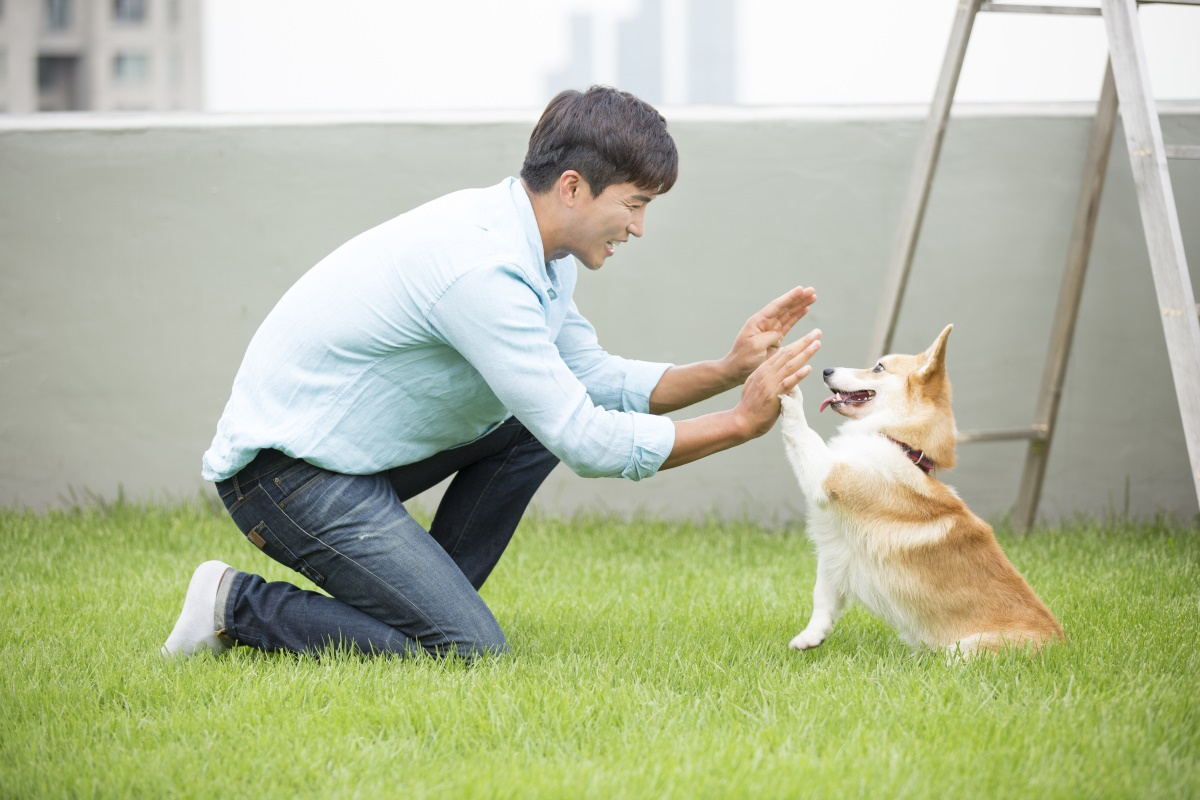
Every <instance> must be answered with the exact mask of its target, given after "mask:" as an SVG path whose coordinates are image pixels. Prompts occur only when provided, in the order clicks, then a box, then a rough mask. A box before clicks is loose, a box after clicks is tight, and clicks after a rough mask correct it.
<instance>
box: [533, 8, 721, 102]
mask: <svg viewBox="0 0 1200 800" xmlns="http://www.w3.org/2000/svg"><path fill="white" fill-rule="evenodd" d="M736 23H737V2H736V0H688V1H687V2H684V1H683V0H639V2H638V3H637V5H636V6H635V8H634V11H633V14H632V15H631V16H629V17H628V18H626V19H621V20H617V21H614V20H613V19H611V17H610V16H609V15H608V14H607V13H606V14H599V13H595V12H593V13H575V14H573V15H572V16H571V19H570V37H571V47H570V58H569V60H568V62H567V64H566V65H565V66H564V67H563V68H562V69H560V70H553V71H551V72H550V73H549V75H548V76H547V78H546V93H547V94H554V93H556V92H557V91H558V90H560V89H564V88H573V89H586V88H587V87H588V86H590V85H591V84H593V83H614V85H616V86H619V87H620V88H622V89H625V90H627V91H630V92H633V93H634V94H635V95H637V96H638V97H640V98H642V99H643V100H645V101H646V102H648V103H650V104H651V105H659V104H661V103H673V104H690V103H700V104H718V105H721V104H724V105H731V104H735V103H737V102H738V100H739V98H738V96H737V55H738V54H737V26H736ZM609 59H612V60H613V61H614V62H615V63H613V64H612V65H611V68H610V69H605V68H604V66H603V65H605V64H606V62H607V61H608V60H609Z"/></svg>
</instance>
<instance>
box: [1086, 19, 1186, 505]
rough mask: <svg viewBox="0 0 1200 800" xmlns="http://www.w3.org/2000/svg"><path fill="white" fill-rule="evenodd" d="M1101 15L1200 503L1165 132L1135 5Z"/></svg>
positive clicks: (1181, 260) (1179, 242) (1179, 244)
mask: <svg viewBox="0 0 1200 800" xmlns="http://www.w3.org/2000/svg"><path fill="white" fill-rule="evenodd" d="M1101 9H1102V10H1103V13H1104V25H1105V28H1106V29H1107V31H1108V46H1109V50H1110V52H1111V58H1112V65H1113V76H1114V78H1115V80H1116V84H1117V95H1118V96H1119V97H1120V102H1121V120H1122V122H1123V123H1124V128H1125V140H1126V143H1127V144H1128V146H1129V160H1130V163H1131V165H1132V167H1133V180H1134V185H1135V186H1136V188H1137V195H1138V207H1139V209H1140V210H1141V214H1142V227H1143V228H1144V229H1145V232H1146V247H1147V250H1148V251H1149V253H1150V269H1151V271H1152V272H1153V273H1154V288H1155V292H1156V293H1157V296H1158V305H1159V309H1160V310H1161V312H1162V323H1163V333H1164V335H1165V336H1166V340H1167V356H1168V358H1169V359H1170V362H1171V373H1172V375H1173V376H1174V378H1175V395H1176V397H1177V398H1178V400H1179V413H1180V416H1181V417H1182V418H1183V433H1184V438H1185V439H1186V441H1187V449H1188V458H1189V459H1190V460H1191V467H1192V481H1193V483H1194V484H1195V488H1196V495H1197V498H1200V322H1198V321H1197V318H1196V302H1195V297H1194V296H1193V293H1192V283H1191V278H1190V276H1189V274H1188V268H1187V259H1186V258H1185V257H1184V252H1183V236H1182V234H1181V232H1180V228H1179V215H1178V212H1177V211H1176V208H1175V196H1174V193H1173V192H1172V190H1171V176H1170V174H1169V173H1168V171H1167V160H1166V151H1165V148H1164V147H1163V140H1162V128H1161V126H1160V124H1159V121H1158V113H1157V111H1156V110H1155V107H1154V98H1153V95H1152V94H1151V92H1150V73H1149V70H1148V69H1147V66H1146V54H1145V51H1144V50H1143V47H1142V36H1141V29H1140V26H1139V24H1138V19H1137V6H1136V3H1135V0H1101Z"/></svg>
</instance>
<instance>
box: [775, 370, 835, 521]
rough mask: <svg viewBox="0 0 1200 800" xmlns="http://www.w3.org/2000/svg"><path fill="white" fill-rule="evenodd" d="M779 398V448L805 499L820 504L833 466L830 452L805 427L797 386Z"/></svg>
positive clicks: (801, 402)
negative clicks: (780, 423) (781, 442)
mask: <svg viewBox="0 0 1200 800" xmlns="http://www.w3.org/2000/svg"><path fill="white" fill-rule="evenodd" d="M779 401H780V402H781V403H782V404H783V414H782V418H783V447H784V450H785V452H786V453H787V457H788V461H789V462H790V463H791V465H792V471H793V472H795V473H796V480H797V481H799V483H800V490H801V491H802V492H804V498H805V499H806V500H807V501H808V502H810V503H815V504H817V505H824V504H825V502H826V501H827V500H828V499H829V498H828V497H827V496H826V494H825V479H826V478H827V477H829V472H830V470H832V469H833V454H832V453H830V452H829V447H828V445H826V444H825V442H824V440H822V439H821V437H820V436H818V435H817V432H816V431H814V430H813V429H812V428H810V427H808V419H807V418H806V417H805V416H804V395H803V394H801V392H800V387H799V386H797V387H796V388H795V389H792V393H791V394H790V395H781V396H780V398H779Z"/></svg>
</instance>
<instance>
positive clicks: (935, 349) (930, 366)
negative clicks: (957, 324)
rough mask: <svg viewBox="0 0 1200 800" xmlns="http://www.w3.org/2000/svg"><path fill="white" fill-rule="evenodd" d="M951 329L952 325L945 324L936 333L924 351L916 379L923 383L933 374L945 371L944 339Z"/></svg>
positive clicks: (947, 336) (952, 328) (948, 335)
mask: <svg viewBox="0 0 1200 800" xmlns="http://www.w3.org/2000/svg"><path fill="white" fill-rule="evenodd" d="M952 330H954V326H953V325H947V326H946V327H945V328H943V329H942V332H941V333H939V334H938V337H937V339H935V340H934V342H933V344H931V345H929V349H928V350H926V351H925V363H924V364H922V365H921V367H920V369H918V370H917V374H916V378H917V380H918V381H921V382H922V383H924V382H926V381H928V380H929V379H930V378H932V377H933V376H935V375H940V374H944V373H945V372H946V339H948V338H949V337H950V331H952Z"/></svg>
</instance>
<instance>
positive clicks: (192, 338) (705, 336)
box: [0, 106, 1200, 522]
mask: <svg viewBox="0 0 1200 800" xmlns="http://www.w3.org/2000/svg"><path fill="white" fill-rule="evenodd" d="M1089 113H1090V109H1088V108H1086V107H1081V108H1076V107H1069V108H1064V107H1052V108H1018V109H1008V110H1007V111H1006V112H1004V113H1001V114H997V113H996V111H995V110H994V109H993V110H990V111H988V112H987V113H982V112H980V111H979V110H977V109H976V110H972V109H971V108H970V107H965V106H964V107H961V108H960V113H959V115H958V116H956V117H955V119H954V120H952V122H951V126H950V129H949V133H948V135H947V138H946V143H945V148H944V151H943V155H942V166H941V170H940V172H939V175H938V178H937V181H936V183H935V189H934V193H933V196H932V199H931V202H930V206H929V213H928V217H927V222H926V227H925V232H924V234H923V236H922V240H921V245H920V248H919V250H918V254H917V261H916V267H915V274H914V278H913V281H912V283H911V285H910V289H909V293H908V299H907V301H906V305H905V309H904V313H903V315H902V317H901V320H900V327H899V331H898V337H897V349H900V350H907V351H914V350H916V349H918V348H921V347H924V346H925V345H926V344H927V343H928V342H929V340H931V338H932V337H933V336H934V335H935V334H936V333H937V331H939V330H940V329H941V328H942V326H943V325H944V324H946V323H947V322H953V323H955V326H956V327H955V331H954V334H953V337H952V339H951V342H950V352H949V359H950V361H949V365H950V371H951V376H952V378H953V381H954V387H955V397H956V411H957V414H958V421H959V425H960V427H962V428H964V429H965V428H981V427H988V428H990V427H1016V426H1021V425H1026V424H1028V423H1029V422H1030V421H1031V419H1032V414H1033V410H1034V406H1035V401H1036V397H1035V395H1036V392H1037V389H1038V385H1039V383H1040V380H1041V373H1042V365H1043V360H1044V358H1045V352H1046V343H1047V340H1048V336H1049V330H1050V314H1051V313H1052V310H1053V308H1054V304H1055V299H1056V294H1057V288H1058V283H1059V277H1060V275H1061V270H1062V264H1063V261H1064V259H1065V256H1066V246H1067V236H1068V228H1069V225H1070V220H1071V216H1072V212H1073V208H1074V203H1075V194H1076V191H1077V187H1078V182H1079V171H1080V168H1081V164H1082V158H1083V148H1084V146H1085V144H1086V141H1087V135H1088V126H1089V122H1090V120H1089V118H1088V116H1087V114H1089ZM535 116H536V115H535V114H534V113H529V114H525V113H524V112H521V113H518V114H511V115H507V116H495V117H489V118H484V117H479V116H462V117H459V118H458V119H456V120H451V119H448V118H443V119H441V120H435V119H432V118H412V117H403V116H391V117H372V118H358V119H350V118H345V117H335V118H326V119H320V118H307V119H291V120H288V119H282V118H275V119H268V118H237V117H233V118H213V117H194V118H193V117H177V118H172V119H170V120H163V119H159V120H155V119H150V118H138V117H123V118H119V119H115V118H104V117H100V118H92V119H91V120H90V121H87V120H82V119H77V118H74V117H54V118H46V117H42V118H37V119H26V120H19V119H11V118H10V119H8V120H0V412H2V413H0V504H11V503H21V504H25V505H29V506H33V507H42V506H45V505H47V504H57V503H60V502H62V501H63V500H64V499H65V498H68V497H69V492H70V490H71V489H72V488H73V489H74V490H75V491H76V492H77V493H78V492H82V491H83V490H85V489H86V490H90V491H92V492H95V493H98V494H100V495H102V496H105V497H109V498H111V497H113V496H114V495H115V494H116V492H117V490H118V487H123V488H124V491H125V492H126V494H127V495H129V496H133V497H137V498H146V497H157V498H176V497H187V496H192V495H194V494H195V493H196V492H198V491H207V490H208V489H207V487H205V485H204V484H203V483H202V482H201V481H200V478H199V464H200V455H201V453H202V452H203V451H204V449H205V448H206V447H207V445H208V443H209V441H210V440H211V438H212V435H213V432H214V428H215V424H216V420H217V418H218V416H219V415H220V413H221V409H222V407H223V405H224V403H225V400H226V397H227V394H228V390H229V386H230V383H231V381H232V378H233V375H234V372H235V371H236V369H237V366H238V363H239V360H240V358H241V355H242V353H243V351H244V348H245V346H246V343H247V342H248V340H249V338H250V336H251V335H252V334H253V332H254V330H255V328H256V326H257V325H258V323H259V322H260V321H261V319H262V318H263V317H264V316H265V314H266V313H267V311H268V310H269V309H270V308H271V306H272V305H273V304H274V302H275V301H276V300H277V299H278V297H279V296H280V295H281V294H282V292H283V291H284V290H285V289H286V288H287V287H288V286H289V285H290V284H291V283H292V282H293V281H294V280H295V279H296V278H297V277H298V276H299V275H300V274H302V273H303V272H304V271H305V270H306V269H307V268H308V267H310V266H311V265H312V264H314V263H315V262H316V261H317V260H319V259H320V258H321V257H323V256H324V255H325V254H326V253H328V252H329V251H330V250H332V249H333V248H334V247H336V246H338V245H339V244H341V243H342V242H343V241H344V240H346V239H347V238H349V237H351V236H353V235H355V234H357V233H358V232H360V231H362V230H364V229H366V228H367V227H369V226H372V225H374V224H376V223H378V222H380V221H382V220H384V219H387V218H389V217H391V216H393V215H395V214H397V213H400V212H402V211H404V210H406V209H409V208H411V207H413V206H415V205H417V204H419V203H421V202H423V201H425V200H428V199H430V198H433V197H435V196H438V195H440V194H442V193H444V192H448V191H451V190H454V189H458V188H463V187H466V186H482V185H488V184H491V183H493V182H496V181H499V180H500V179H502V178H503V177H505V176H506V175H509V174H513V173H515V172H516V171H517V170H518V169H519V165H520V162H521V159H522V156H523V153H524V147H525V141H526V139H527V137H528V132H529V130H530V128H531V126H532V123H533V122H534V119H535ZM667 116H668V118H669V119H670V121H671V129H672V131H673V133H674V135H675V137H676V140H677V142H678V144H679V148H680V152H681V157H682V173H681V177H680V180H679V182H678V184H677V185H676V187H675V188H674V189H673V190H672V191H671V192H670V193H669V194H667V195H665V196H664V197H662V198H660V199H658V200H656V201H655V202H654V204H653V206H652V207H651V209H650V212H649V218H648V224H647V236H646V237H645V238H644V239H642V240H640V241H637V242H634V243H631V244H630V245H627V246H626V247H624V248H622V249H621V252H620V253H619V254H618V256H617V257H616V258H615V259H613V260H611V261H610V262H609V263H608V264H607V265H606V266H605V267H604V269H603V270H601V271H600V272H599V273H595V274H592V273H586V274H584V275H582V277H581V281H580V287H579V290H578V296H577V299H578V302H579V305H580V307H581V308H582V309H583V310H584V312H585V313H586V314H588V315H589V316H590V317H591V318H592V319H593V321H594V322H595V324H596V326H597V328H598V329H599V331H600V334H601V342H602V343H603V344H605V345H606V346H607V347H608V348H609V349H610V350H611V351H613V352H616V353H620V354H622V355H627V356H631V357H643V358H649V359H662V360H673V361H677V362H685V361H690V360H695V359H700V358H712V357H717V356H719V355H721V354H722V353H723V352H724V351H725V349H727V348H728V346H729V343H730V341H731V337H732V336H733V335H734V333H735V332H736V331H737V329H738V328H739V327H740V325H741V323H742V322H743V321H744V320H745V319H746V317H747V316H749V315H750V314H751V313H752V312H754V311H755V310H757V309H758V308H759V307H760V306H761V305H762V304H763V303H765V302H766V301H767V300H769V299H771V298H772V297H774V296H776V295H778V294H779V293H781V292H782V291H784V290H785V289H787V288H789V287H791V286H793V285H795V284H797V283H805V284H812V285H815V286H816V287H817V288H818V291H819V293H820V302H819V303H818V305H817V306H815V307H814V309H813V312H812V314H811V315H810V317H809V318H808V319H807V320H806V322H807V323H811V324H812V325H817V326H820V327H821V328H822V329H823V330H824V331H825V333H826V336H825V344H826V346H825V348H824V349H823V350H822V352H821V354H820V356H819V358H818V360H817V362H816V363H815V364H814V366H815V368H816V369H817V371H818V373H819V371H820V370H821V369H822V368H824V367H827V366H840V365H862V364H863V361H864V358H865V351H866V348H867V340H868V337H869V335H870V331H871V327H872V324H873V321H874V316H875V312H876V306H877V303H878V302H879V300H880V296H881V288H880V282H881V278H882V276H883V274H884V271H885V267H886V261H887V257H888V253H889V250H890V247H891V242H892V238H893V236H894V235H895V228H896V225H897V220H898V216H899V211H900V203H901V200H902V195H903V191H904V187H905V185H906V183H907V180H908V173H909V169H910V165H911V159H912V155H913V152H914V148H915V145H916V141H917V136H918V134H919V131H920V129H921V125H922V121H923V112H922V111H921V110H919V109H909V110H908V111H906V112H903V113H896V112H888V113H887V114H883V113H881V112H879V111H863V112H855V111H847V112H843V113H841V114H839V115H836V116H835V115H831V114H829V113H828V112H822V113H820V114H817V113H810V112H804V111H796V110H793V111H776V112H772V113H771V114H765V113H764V114H757V113H752V112H741V113H734V112H724V113H720V114H718V113H717V112H698V111H689V112H686V113H685V112H684V111H679V110H671V109H668V110H667ZM1163 125H1164V129H1165V130H1166V135H1167V138H1168V139H1169V140H1171V141H1175V142H1179V143H1183V142H1198V141H1200V108H1198V107H1195V106H1193V107H1191V108H1190V110H1188V111H1187V113H1175V114H1168V115H1166V116H1165V117H1164V122H1163ZM1121 135H1122V134H1121V133H1120V131H1118V139H1117V145H1116V146H1115V147H1114V155H1113V159H1112V164H1111V167H1110V170H1109V178H1108V184H1107V187H1106V190H1105V194H1104V200H1103V203H1102V207H1101V212H1100V219H1099V228H1098V231H1097V237H1096V242H1095V247H1094V250H1093V261H1092V269H1091V272H1090V274H1089V277H1088V281H1087V286H1086V289H1085V296H1084V303H1083V309H1082V315H1081V318H1080V321H1079V328H1078V332H1077V336H1076V347H1075V353H1074V357H1073V359H1072V361H1071V366H1070V369H1069V371H1068V375H1067V386H1066V394H1065V396H1064V398H1063V402H1062V406H1061V417H1060V419H1061V426H1060V429H1059V432H1058V435H1057V437H1056V439H1055V443H1054V448H1053V452H1052V455H1051V460H1050V467H1049V473H1048V476H1047V481H1046V490H1045V493H1044V498H1043V504H1042V509H1043V511H1044V512H1045V513H1046V514H1048V515H1050V516H1054V517H1058V516H1063V515H1072V514H1075V513H1078V512H1084V513H1104V512H1106V511H1107V510H1109V509H1110V508H1114V507H1115V509H1116V510H1117V511H1121V510H1122V509H1123V507H1124V504H1125V495H1126V488H1127V486H1128V494H1129V504H1130V507H1131V510H1132V511H1133V512H1135V513H1138V514H1142V515H1145V514H1153V513H1156V512H1160V511H1165V512H1170V513H1176V514H1180V515H1191V514H1194V513H1195V512H1196V510H1197V503H1196V497H1195V495H1194V493H1193V488H1192V481H1191V478H1190V474H1189V472H1190V470H1189V466H1188V461H1187V455H1186V452H1185V449H1184V445H1183V441H1182V432H1181V430H1182V429H1181V425H1180V419H1179V412H1178V410H1177V408H1176V406H1175V399H1174V391H1173V389H1172V386H1171V376H1170V371H1169V367H1168V365H1167V358H1166V352H1165V346H1164V343H1163V336H1162V330H1161V327H1160V323H1159V319H1158V313H1157V307H1156V303H1155V300H1154V289H1153V284H1152V281H1151V277H1150V272H1149V267H1148V262H1147V259H1146V248H1145V243H1144V240H1143V238H1142V233H1141V227H1140V222H1139V218H1138V210H1137V204H1136V201H1135V198H1134V196H1133V191H1132V182H1131V178H1130V174H1129V167H1128V159H1127V157H1126V155H1125V153H1124V151H1123V149H1122V148H1121V139H1120V136H1121ZM1172 178H1173V181H1174V183H1175V192H1176V197H1177V200H1178V204H1179V209H1180V217H1181V218H1182V219H1183V220H1184V231H1185V233H1184V235H1185V245H1186V247H1187V249H1188V252H1189V253H1190V254H1191V257H1192V260H1193V264H1196V263H1197V262H1200V226H1197V225H1195V224H1192V223H1194V222H1195V221H1196V220H1198V219H1200V162H1173V165H1172ZM1193 269H1194V270H1195V269H1196V268H1195V267H1194V268H1193ZM634 320H638V321H641V322H640V323H637V324H635V323H634V322H633V321H634ZM807 389H808V403H809V405H810V409H811V410H812V411H813V412H814V413H813V414H812V416H813V418H814V419H815V425H816V427H817V428H818V430H819V431H820V432H822V433H823V434H826V435H828V434H829V433H831V432H832V430H833V429H834V425H835V422H836V420H834V419H832V418H831V415H830V414H824V415H820V416H817V415H816V414H815V406H816V404H817V403H818V402H819V400H820V397H821V391H820V388H819V387H818V385H817V384H816V383H815V381H810V382H808V383H807ZM734 401H735V395H734V394H733V393H730V394H727V395H725V396H722V397H719V398H716V399H714V400H712V401H709V402H708V403H706V404H704V405H703V406H702V407H701V408H700V409H699V410H701V411H703V410H710V409H715V408H720V407H727V406H729V405H731V404H732V403H733V402H734ZM959 455H960V466H959V467H958V468H956V469H955V470H953V471H951V472H949V473H948V474H947V476H946V478H947V480H948V481H949V482H950V483H952V484H954V485H956V486H957V487H958V488H959V490H960V492H961V493H962V494H963V495H964V497H965V498H966V499H967V500H968V502H970V503H971V504H972V505H973V506H974V507H975V508H976V509H977V510H978V511H980V512H981V513H985V514H988V515H993V516H994V515H996V514H999V513H1003V512H1004V511H1005V510H1006V509H1008V508H1010V507H1011V505H1012V503H1013V501H1014V500H1015V495H1016V489H1017V483H1018V479H1019V473H1020V469H1021V465H1022V463H1023V457H1024V446H1023V445H1021V444H1019V443H1004V444H977V445H964V446H963V447H962V448H961V450H960V454H959ZM537 502H538V503H539V504H540V505H541V506H542V507H543V508H545V509H548V510H551V511H572V510H576V509H581V508H582V509H602V510H603V509H609V510H615V511H619V512H622V513H633V512H636V511H639V510H641V511H645V512H647V513H652V514H656V515H658V514H661V515H667V516H684V515H697V514H705V513H709V512H716V513H718V514H720V515H724V516H737V515H743V514H746V515H749V516H752V517H755V518H758V519H762V520H766V521H772V522H783V521H787V520H788V519H790V518H792V517H794V516H795V515H797V514H798V513H799V511H800V509H801V500H800V497H799V494H798V492H797V491H796V489H795V487H794V483H793V481H792V479H791V477H790V476H789V475H788V473H787V467H786V464H785V461H784V458H783V453H782V448H781V445H780V442H779V440H778V431H773V432H772V433H770V434H768V435H767V436H765V437H764V438H762V439H760V440H758V441H756V442H753V443H751V444H749V445H746V446H744V447H741V448H738V449H736V450H734V451H730V452H727V453H723V454H719V455H716V456H714V457H711V458H709V459H706V460H704V461H702V462H700V463H698V464H695V465H690V466H686V467H683V468H680V469H678V470H672V471H668V472H665V473H663V474H661V475H659V476H656V477H655V478H653V479H651V480H648V481H644V482H642V483H638V484H631V483H625V482H622V481H618V480H592V481H585V480H582V479H579V478H577V477H575V476H573V475H571V474H570V473H569V472H567V471H566V470H565V469H564V468H561V467H560V468H559V469H558V470H556V471H555V473H554V474H553V475H552V476H551V479H550V481H549V483H548V484H547V486H546V487H545V488H544V489H543V490H542V492H541V493H540V494H539V496H538V499H537Z"/></svg>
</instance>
